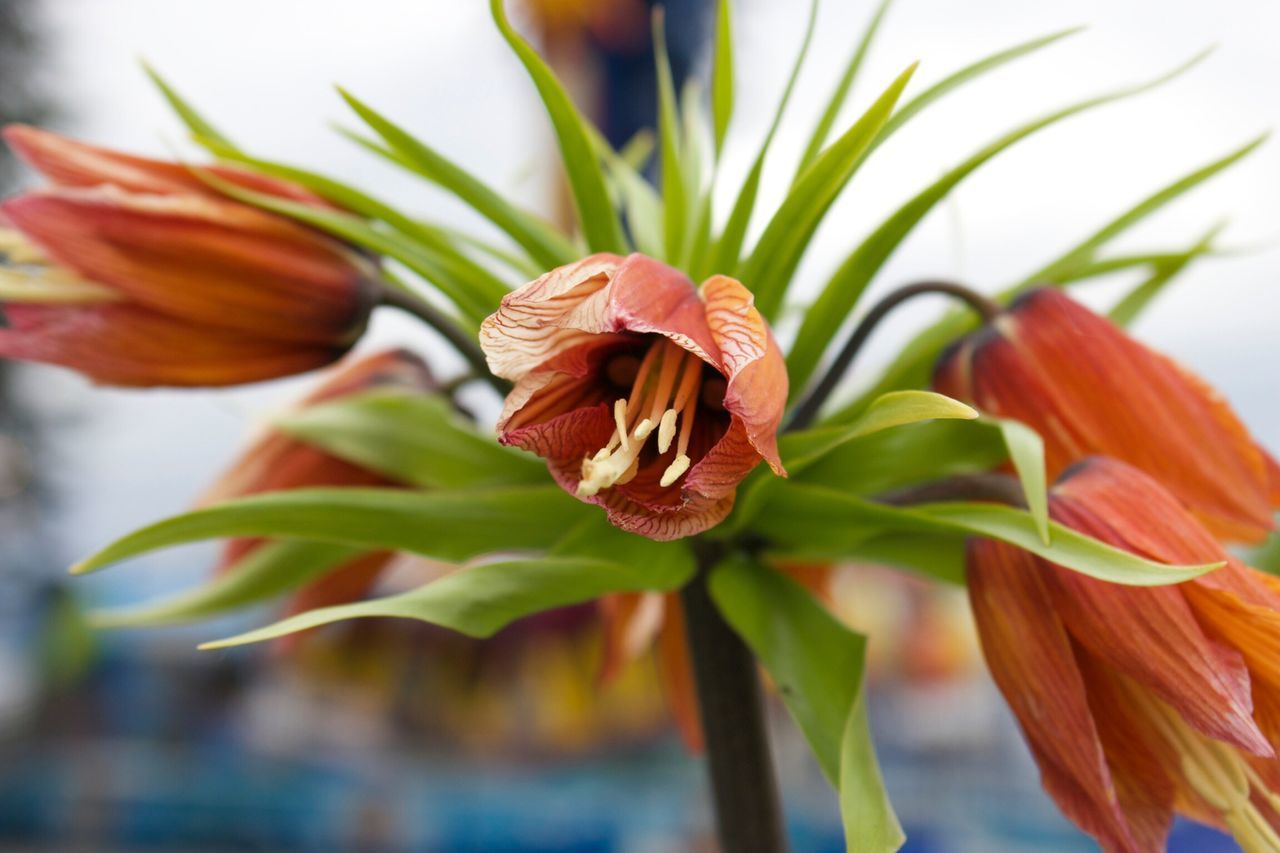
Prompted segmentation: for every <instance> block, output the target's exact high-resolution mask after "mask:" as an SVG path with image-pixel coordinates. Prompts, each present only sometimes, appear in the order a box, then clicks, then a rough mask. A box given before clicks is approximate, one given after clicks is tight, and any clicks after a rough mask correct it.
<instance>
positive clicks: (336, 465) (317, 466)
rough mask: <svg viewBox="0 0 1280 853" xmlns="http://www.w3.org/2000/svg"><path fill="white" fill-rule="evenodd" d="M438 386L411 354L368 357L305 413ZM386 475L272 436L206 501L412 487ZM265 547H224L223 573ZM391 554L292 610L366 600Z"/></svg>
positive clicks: (339, 571)
mask: <svg viewBox="0 0 1280 853" xmlns="http://www.w3.org/2000/svg"><path fill="white" fill-rule="evenodd" d="M438 387H439V386H438V383H437V382H436V380H435V377H434V376H432V374H431V371H430V369H429V368H428V367H427V365H426V363H425V362H423V361H422V359H420V358H418V357H417V356H416V355H414V354H413V353H410V352H408V351H406V350H390V351H387V352H382V353H378V354H376V355H369V356H362V357H360V358H356V359H354V360H352V361H350V362H348V363H345V364H342V365H340V366H339V367H338V368H337V369H336V370H335V371H334V372H333V373H332V374H331V375H329V376H328V377H326V378H325V380H324V381H323V382H322V383H321V384H320V385H319V387H317V388H316V389H315V390H314V391H312V392H311V393H310V394H308V395H307V396H306V397H305V398H304V399H302V400H301V401H299V403H298V404H297V408H298V409H299V410H304V409H307V408H309V407H312V406H317V405H319V404H322V403H327V402H332V401H334V400H339V399H342V398H343V397H349V396H352V395H355V394H360V393H363V392H366V391H371V390H374V389H397V390H401V391H408V392H421V393H426V392H430V391H435V390H437V389H438ZM404 485H406V484H405V483H401V482H397V480H396V479H395V478H394V477H390V476H388V475H387V474H386V473H385V472H380V471H374V470H371V469H369V468H366V467H363V466H361V465H357V464H354V463H352V462H348V461H347V460H344V459H341V458H339V457H337V456H334V455H333V454H331V453H327V452H325V451H324V450H323V449H321V448H318V447H316V446H314V445H312V444H308V443H306V442H304V441H301V440H299V439H296V438H293V437H291V436H289V435H286V434H284V433H281V432H278V431H276V430H273V429H267V430H266V431H265V432H263V433H262V434H261V435H260V436H259V437H258V438H257V439H255V440H254V441H253V442H252V443H250V445H249V446H248V447H247V448H245V450H244V452H243V453H242V454H241V455H240V457H239V458H238V459H237V460H236V462H235V463H234V464H233V465H232V466H231V467H230V468H228V469H227V471H226V472H225V473H224V474H223V475H222V476H221V477H219V478H218V480H217V481H216V482H215V483H214V484H213V485H212V486H210V487H209V489H208V490H206V492H205V493H204V495H203V496H202V497H201V499H200V503H201V504H202V505H206V506H207V505H211V504H215V503H219V502H222V501H226V500H231V499H234V498H240V497H246V496H248V495H255V494H263V493H267V492H278V491H283V490H288V489H302V488H308V487H316V486H353V487H358V486H404ZM262 544H263V541H262V540H260V539H232V540H230V541H228V542H227V544H226V545H225V546H224V547H223V550H222V556H221V558H220V559H219V561H218V565H217V567H216V569H215V573H217V574H222V573H226V572H234V571H235V570H236V568H237V566H238V565H239V564H240V563H241V562H242V561H243V560H245V558H247V557H249V556H250V555H252V554H253V553H254V552H255V551H256V550H258V549H259V548H260V547H261V546H262ZM394 556H395V554H394V552H391V551H378V552H373V553H370V554H365V555H362V556H359V557H357V558H355V559H353V560H351V561H350V562H347V563H345V564H342V565H339V566H337V567H335V568H333V569H332V570H330V571H329V572H327V573H326V574H324V575H323V576H321V577H320V578H317V579H315V580H312V581H310V582H309V583H307V584H305V585H304V586H302V587H301V588H300V589H298V590H297V591H295V592H294V593H293V594H292V595H291V596H290V598H289V601H288V603H287V604H286V605H285V607H284V611H285V613H286V614H293V613H301V612H303V611H306V610H311V609H313V608H316V607H327V606H329V605H334V604H342V603H345V602H348V601H354V600H357V599H359V598H362V597H363V596H364V595H365V593H367V592H368V591H369V589H370V588H371V587H372V586H373V584H374V583H375V582H376V581H377V579H378V576H379V575H380V574H381V573H382V571H383V569H385V568H386V567H387V565H388V563H390V562H391V560H392V559H393V558H394Z"/></svg>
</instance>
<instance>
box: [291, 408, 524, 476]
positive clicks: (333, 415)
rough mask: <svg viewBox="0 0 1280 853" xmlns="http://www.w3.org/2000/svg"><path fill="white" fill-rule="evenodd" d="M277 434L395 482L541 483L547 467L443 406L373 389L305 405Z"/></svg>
mask: <svg viewBox="0 0 1280 853" xmlns="http://www.w3.org/2000/svg"><path fill="white" fill-rule="evenodd" d="M273 426H275V427H276V428H277V429H279V430H281V431H283V432H286V433H288V434H289V435H292V436H293V437H295V438H297V439H300V440H302V441H305V442H306V443H308V444H312V445H315V446H317V447H320V448H323V449H324V450H326V451H328V452H329V453H332V454H333V455H335V456H338V457H340V458H342V459H345V460H347V461H348V462H353V463H355V464H357V465H359V466H361V467H363V468H369V469H372V470H374V471H378V472H380V473H382V474H385V475H387V476H388V477H391V478H393V479H395V480H397V481H399V482H403V483H409V484H412V485H415V486H423V487H426V488H439V489H453V488H467V487H471V488H475V487H480V486H497V485H519V484H523V483H528V484H534V483H541V482H545V480H546V476H547V474H546V468H545V467H544V466H543V465H542V464H541V462H539V461H538V460H537V459H535V458H534V457H533V456H531V455H529V454H527V453H521V452H519V451H516V450H512V449H510V448H507V447H502V446H501V445H499V444H498V443H497V442H496V441H495V440H494V439H493V437H492V436H488V435H481V434H480V433H478V432H476V431H475V429H474V428H472V427H471V426H469V425H468V424H467V423H465V422H464V421H463V419H462V418H461V417H459V416H458V413H457V412H456V411H455V410H454V408H453V406H452V405H451V404H450V403H449V401H448V400H446V399H444V398H442V397H438V396H432V395H426V394H408V393H404V392H400V391H393V390H387V389H379V390H373V391H369V392H366V393H363V394H353V395H349V396H346V397H343V398H341V399H339V400H334V401H332V402H327V403H318V404H316V405H313V406H307V407H306V408H303V409H300V410H298V411H296V412H291V413H289V414H287V415H285V416H283V417H281V418H279V419H277V420H276V421H275V422H274V424H273Z"/></svg>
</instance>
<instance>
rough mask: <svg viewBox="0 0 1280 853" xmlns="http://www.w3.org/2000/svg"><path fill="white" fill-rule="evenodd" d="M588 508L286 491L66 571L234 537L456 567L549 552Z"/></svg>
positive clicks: (560, 501)
mask: <svg viewBox="0 0 1280 853" xmlns="http://www.w3.org/2000/svg"><path fill="white" fill-rule="evenodd" d="M592 511H596V512H598V510H593V508H591V507H588V506H587V505H586V504H582V503H579V502H578V501H575V500H574V499H573V498H571V497H569V496H568V495H566V494H565V493H564V492H563V491H561V490H560V488H558V487H556V486H532V487H531V486H520V487H508V488H501V489H484V490H442V491H438V492H411V491H406V490H401V489H364V488H361V489H341V488H328V489H292V490H289V491H284V492H271V493H268V494H262V495H254V496H252V497H247V498H240V499H238V500H234V501H228V502H226V503H222V504H218V505H217V506H212V507H208V508H206V509H198V510H195V511H193V512H188V513H184V514H182V515H176V516H173V517H171V518H168V519H165V520H164V521H159V522H156V523H155V524H152V525H149V526H147V527H144V528H142V529H141V530H138V531H136V532H134V533H131V534H129V535H128V536H125V537H123V538H122V539H119V540H117V541H116V542H115V543H113V544H111V545H108V546H107V547H106V548H104V549H102V550H101V551H99V552H98V553H96V554H94V555H93V556H91V557H89V558H88V559H86V560H83V561H81V562H80V563H79V564H77V565H76V566H74V567H73V568H72V572H73V573H76V574H82V573H85V572H91V571H94V570H96V569H100V568H103V567H104V566H108V565H110V564H112V563H118V562H120V561H121V560H125V559H128V558H129V557H135V556H137V555H139V554H144V553H146V552H148V551H154V550H156V549H158V548H167V547H170V546H173V545H181V544H184V543H187V542H198V541H200V540H203V539H216V538H221V537H239V536H267V537H275V538H282V539H310V540H313V541H316V542H329V543H333V544H336V545H353V546H362V547H365V548H368V549H388V550H390V549H395V550H402V551H411V552H413V553H415V554H421V555H423V556H425V557H434V558H436V559H439V560H451V561H458V560H466V559H470V558H472V557H475V556H476V555H478V554H490V553H494V552H497V551H511V550H523V549H530V550H541V549H545V548H549V547H551V546H552V545H554V544H555V543H556V541H558V539H559V538H560V536H561V535H562V533H563V531H564V529H565V528H567V527H569V526H571V525H572V524H573V523H575V522H577V521H579V520H580V519H581V518H582V517H583V516H584V514H586V513H590V512H592Z"/></svg>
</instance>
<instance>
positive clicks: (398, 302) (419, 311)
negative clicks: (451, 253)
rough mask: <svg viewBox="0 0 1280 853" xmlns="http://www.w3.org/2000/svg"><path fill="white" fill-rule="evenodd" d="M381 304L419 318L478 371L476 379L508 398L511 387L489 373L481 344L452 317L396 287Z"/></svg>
mask: <svg viewBox="0 0 1280 853" xmlns="http://www.w3.org/2000/svg"><path fill="white" fill-rule="evenodd" d="M379 301H380V304H382V305H386V306H389V307H391V308H397V309H399V310H401V311H404V312H405V313H406V314H411V315H413V316H414V317H417V318H418V319H419V320H421V321H422V322H424V323H426V324H427V325H428V326H430V327H431V328H432V329H434V330H435V331H436V332H437V333H438V334H439V335H440V337H442V338H444V339H445V340H446V341H448V342H449V343H450V344H451V345H452V346H453V348H454V349H455V350H457V351H458V354H459V355H461V356H462V357H463V359H465V360H466V362H467V364H469V365H470V366H471V368H472V369H473V370H474V371H475V374H474V375H475V378H477V379H482V380H484V381H485V382H488V383H489V384H490V385H492V386H493V389H494V390H495V391H497V392H498V393H499V394H502V395H505V394H506V393H507V392H508V391H510V390H511V385H510V384H509V383H508V382H507V381H506V380H505V379H501V378H499V377H497V376H494V375H493V374H492V373H490V372H489V365H488V364H487V363H486V362H485V358H484V352H482V351H481V349H480V346H479V344H477V343H476V340H475V337H474V336H473V335H470V334H467V332H465V331H463V329H461V328H460V327H459V326H458V324H457V323H455V322H454V321H453V319H452V318H451V317H449V315H447V314H445V313H444V312H443V311H441V310H440V309H438V308H436V307H435V306H434V305H432V304H431V303H429V302H427V301H426V300H424V299H419V298H418V297H417V296H414V295H413V294H411V293H408V292H406V291H404V290H400V289H397V288H395V287H384V288H383V291H382V294H381V299H380V300H379Z"/></svg>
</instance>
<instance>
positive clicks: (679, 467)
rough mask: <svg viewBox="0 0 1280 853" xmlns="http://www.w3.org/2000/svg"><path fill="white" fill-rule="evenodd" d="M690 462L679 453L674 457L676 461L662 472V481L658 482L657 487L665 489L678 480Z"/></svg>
mask: <svg viewBox="0 0 1280 853" xmlns="http://www.w3.org/2000/svg"><path fill="white" fill-rule="evenodd" d="M690 462H691V460H690V459H689V457H688V456H685V455H684V454H683V453H681V454H680V455H679V456H677V457H676V461H674V462H672V463H671V464H670V465H668V466H667V470H665V471H663V472H662V479H661V480H659V481H658V485H660V486H662V488H664V489H665V488H667V487H668V486H670V485H671V484H672V483H674V482H675V481H676V480H678V479H680V475H681V474H683V473H684V472H685V471H688V470H689V465H690Z"/></svg>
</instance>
